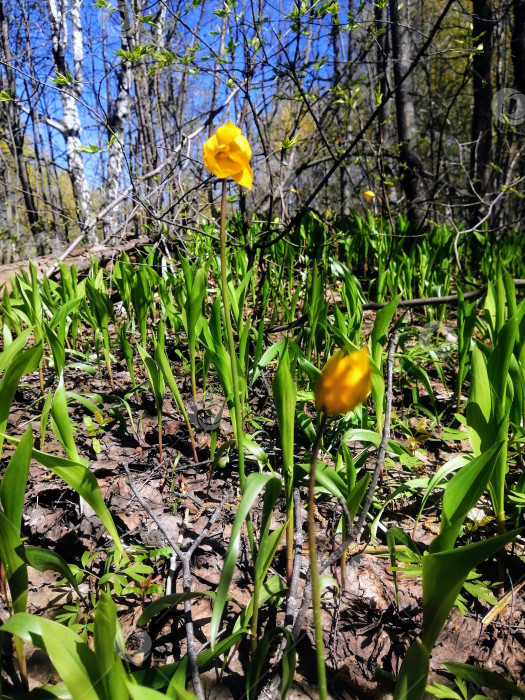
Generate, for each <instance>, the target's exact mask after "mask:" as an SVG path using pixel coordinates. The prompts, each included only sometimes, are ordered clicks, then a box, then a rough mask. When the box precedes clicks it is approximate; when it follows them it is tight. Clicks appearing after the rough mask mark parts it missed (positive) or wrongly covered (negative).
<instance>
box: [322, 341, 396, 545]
mask: <svg viewBox="0 0 525 700" xmlns="http://www.w3.org/2000/svg"><path fill="white" fill-rule="evenodd" d="M398 335H399V332H398V331H397V330H396V331H394V332H393V333H392V335H391V336H390V340H389V341H388V355H387V360H386V377H387V379H386V408H385V423H384V425H383V436H382V438H381V444H380V445H379V452H378V453H377V460H376V466H375V469H374V473H373V474H372V478H371V479H370V483H369V485H368V490H367V492H366V496H365V500H364V502H363V507H362V509H361V513H360V515H359V518H358V520H357V523H356V525H355V527H354V528H353V530H354V532H353V534H354V537H355V539H356V540H357V539H361V536H362V534H363V531H364V529H365V524H366V518H367V515H368V511H369V510H370V506H371V505H372V499H373V498H374V493H375V490H376V487H377V484H378V482H379V476H380V475H381V472H382V471H383V465H384V463H385V457H386V451H387V448H388V441H389V439H390V417H391V414H392V394H393V374H394V355H395V352H396V348H397V338H398ZM334 554H335V552H334ZM329 558H330V557H329Z"/></svg>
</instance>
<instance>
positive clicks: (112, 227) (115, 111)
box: [103, 0, 131, 240]
mask: <svg viewBox="0 0 525 700" xmlns="http://www.w3.org/2000/svg"><path fill="white" fill-rule="evenodd" d="M118 7H119V9H118V11H119V12H120V18H121V27H122V29H121V32H122V34H121V47H122V49H123V50H124V51H127V50H129V49H130V48H131V45H130V35H131V27H130V21H129V14H128V7H127V4H126V2H125V0H119V2H118ZM117 80H118V85H117V96H116V99H115V101H114V102H113V104H112V105H111V108H110V110H109V112H110V114H109V121H108V141H109V143H110V145H109V147H108V167H107V181H106V198H105V205H104V206H105V207H106V206H107V205H108V204H111V202H114V201H116V200H117V199H118V197H119V195H120V193H121V189H122V188H121V181H120V180H121V175H122V167H123V164H124V144H125V129H126V121H127V119H128V116H129V109H130V89H131V64H130V63H129V61H123V62H122V64H121V66H120V69H119V71H118V78H117ZM120 210H121V206H120V205H119V206H118V207H115V208H114V209H113V210H111V211H110V212H108V215H107V216H106V217H105V218H104V223H103V226H104V238H105V239H106V240H107V239H110V238H113V237H114V236H115V235H116V233H117V232H118V229H119V226H120V223H121V222H120V218H121V216H120V215H119V213H120Z"/></svg>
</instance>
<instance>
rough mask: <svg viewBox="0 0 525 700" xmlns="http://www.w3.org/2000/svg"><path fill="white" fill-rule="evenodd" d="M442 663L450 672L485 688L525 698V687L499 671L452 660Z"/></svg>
mask: <svg viewBox="0 0 525 700" xmlns="http://www.w3.org/2000/svg"><path fill="white" fill-rule="evenodd" d="M442 663H443V666H444V667H445V668H446V669H447V671H450V673H453V674H454V675H455V676H457V677H459V678H462V679H463V680H465V681H470V682H471V683H476V684H477V685H480V686H483V687H484V688H491V689H492V690H500V691H501V692H502V693H508V695H512V696H518V697H519V698H525V689H524V688H523V687H519V686H517V685H515V684H514V683H511V682H510V681H508V680H507V679H506V678H503V676H500V674H499V673H494V671H489V670H487V669H485V668H479V667H478V666H473V665H472V664H461V663H457V662H452V661H448V662H446V663H445V662H442Z"/></svg>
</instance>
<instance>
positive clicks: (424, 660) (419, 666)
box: [394, 640, 430, 700]
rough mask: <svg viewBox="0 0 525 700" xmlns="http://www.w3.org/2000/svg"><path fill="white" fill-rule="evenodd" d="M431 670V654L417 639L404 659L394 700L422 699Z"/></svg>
mask: <svg viewBox="0 0 525 700" xmlns="http://www.w3.org/2000/svg"><path fill="white" fill-rule="evenodd" d="M429 670H430V654H429V652H428V651H427V650H426V649H425V647H424V646H423V645H422V644H421V642H420V641H419V640H416V641H415V642H414V643H413V644H412V646H410V647H409V648H408V651H407V653H406V654H405V658H404V659H403V663H402V665H401V671H400V672H399V678H398V680H397V684H396V690H395V693H394V700H422V698H423V696H424V694H425V687H426V684H427V678H428V672H429Z"/></svg>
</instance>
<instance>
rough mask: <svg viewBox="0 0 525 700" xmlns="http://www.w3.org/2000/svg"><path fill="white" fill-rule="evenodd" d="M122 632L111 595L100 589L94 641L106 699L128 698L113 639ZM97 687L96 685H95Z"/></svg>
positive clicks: (126, 699) (122, 667)
mask: <svg viewBox="0 0 525 700" xmlns="http://www.w3.org/2000/svg"><path fill="white" fill-rule="evenodd" d="M117 638H120V639H119V641H120V642H121V643H122V642H123V641H124V640H123V639H122V632H121V629H120V626H119V624H118V621H117V607H116V605H115V603H114V602H113V600H112V598H111V595H110V594H109V593H107V592H105V591H102V593H101V596H100V599H99V601H98V603H97V609H96V612H95V631H94V642H95V652H96V659H97V664H98V671H99V677H100V682H101V683H102V685H103V687H104V691H105V697H106V698H107V699H108V700H128V693H127V691H126V687H125V682H126V675H127V674H126V672H125V671H124V666H123V664H122V660H121V658H120V656H119V655H118V654H117V652H116V649H115V640H116V639H117ZM97 689H98V686H97Z"/></svg>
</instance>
